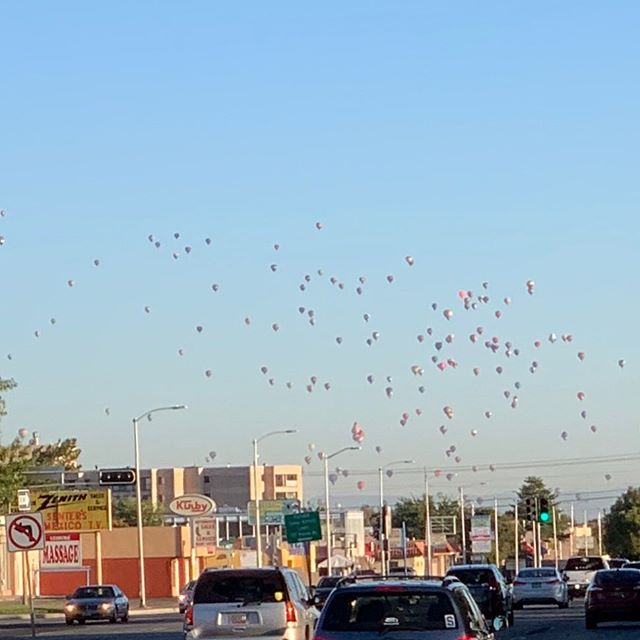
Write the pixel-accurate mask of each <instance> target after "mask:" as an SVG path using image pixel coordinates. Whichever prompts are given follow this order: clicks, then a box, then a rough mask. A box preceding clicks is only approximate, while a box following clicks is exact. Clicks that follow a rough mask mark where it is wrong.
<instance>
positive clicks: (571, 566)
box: [564, 558, 606, 571]
mask: <svg viewBox="0 0 640 640" xmlns="http://www.w3.org/2000/svg"><path fill="white" fill-rule="evenodd" d="M599 569H606V567H605V566H604V562H603V561H602V558H569V559H568V560H567V564H566V565H565V567H564V570H565V571H598V570H599Z"/></svg>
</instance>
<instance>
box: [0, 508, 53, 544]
mask: <svg viewBox="0 0 640 640" xmlns="http://www.w3.org/2000/svg"><path fill="white" fill-rule="evenodd" d="M5 527H6V530H7V550H8V551H9V552H11V553H16V552H17V551H36V550H41V549H44V523H43V521H42V514H41V513H12V514H11V515H8V516H7V518H6V524H5Z"/></svg>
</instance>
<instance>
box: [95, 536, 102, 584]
mask: <svg viewBox="0 0 640 640" xmlns="http://www.w3.org/2000/svg"><path fill="white" fill-rule="evenodd" d="M95 536H96V539H95V542H96V581H97V583H98V584H102V532H101V531H100V530H99V529H98V530H97V531H96V532H95Z"/></svg>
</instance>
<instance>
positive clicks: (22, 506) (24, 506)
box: [18, 489, 31, 511]
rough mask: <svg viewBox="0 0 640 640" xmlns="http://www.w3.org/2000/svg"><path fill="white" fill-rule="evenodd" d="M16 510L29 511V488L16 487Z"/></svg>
mask: <svg viewBox="0 0 640 640" xmlns="http://www.w3.org/2000/svg"><path fill="white" fill-rule="evenodd" d="M18 511H31V492H30V491H29V489H18Z"/></svg>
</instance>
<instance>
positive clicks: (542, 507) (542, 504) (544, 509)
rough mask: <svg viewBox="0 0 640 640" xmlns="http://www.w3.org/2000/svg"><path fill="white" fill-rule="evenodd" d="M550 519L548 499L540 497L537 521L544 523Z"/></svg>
mask: <svg viewBox="0 0 640 640" xmlns="http://www.w3.org/2000/svg"><path fill="white" fill-rule="evenodd" d="M550 520H551V511H550V508H549V499H548V498H540V500H539V507H538V522H541V523H542V524H545V523H547V522H549V521H550Z"/></svg>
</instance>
